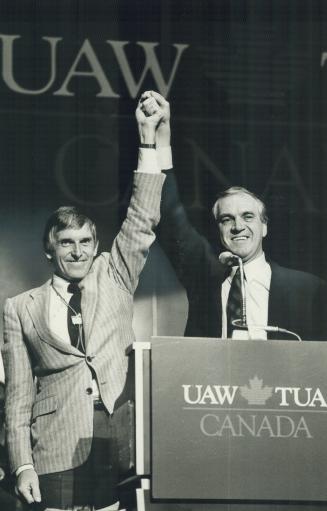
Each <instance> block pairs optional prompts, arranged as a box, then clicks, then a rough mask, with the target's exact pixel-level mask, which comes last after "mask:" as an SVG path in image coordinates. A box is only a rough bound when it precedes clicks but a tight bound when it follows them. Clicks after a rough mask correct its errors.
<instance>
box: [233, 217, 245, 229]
mask: <svg viewBox="0 0 327 511" xmlns="http://www.w3.org/2000/svg"><path fill="white" fill-rule="evenodd" d="M243 229H244V222H243V219H242V218H241V217H238V216H237V217H235V219H234V223H233V226H232V232H240V231H243Z"/></svg>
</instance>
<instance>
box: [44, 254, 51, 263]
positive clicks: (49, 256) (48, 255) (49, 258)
mask: <svg viewBox="0 0 327 511" xmlns="http://www.w3.org/2000/svg"><path fill="white" fill-rule="evenodd" d="M45 257H46V258H47V259H48V260H49V261H51V259H52V255H51V254H49V253H48V252H45Z"/></svg>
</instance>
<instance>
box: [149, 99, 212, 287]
mask: <svg viewBox="0 0 327 511" xmlns="http://www.w3.org/2000/svg"><path fill="white" fill-rule="evenodd" d="M154 100H155V102H156V103H157V105H158V108H160V110H161V111H162V118H161V120H160V123H159V125H158V127H157V130H156V133H155V136H156V150H157V158H158V163H159V166H160V168H161V170H163V171H164V172H165V174H166V176H167V178H166V181H165V184H164V187H163V192H162V202H161V216H162V219H161V223H160V229H159V233H158V239H159V243H160V245H161V246H162V248H163V249H164V251H165V252H166V254H167V256H168V257H169V259H170V261H171V263H172V265H173V267H174V269H175V271H176V274H177V276H178V278H179V279H180V281H181V282H182V284H183V285H184V287H185V288H186V290H188V291H190V288H193V287H196V286H197V284H199V285H201V283H202V282H203V280H202V279H203V277H204V275H207V274H208V272H210V273H212V267H215V268H216V267H218V262H217V256H216V254H215V253H214V251H213V249H212V247H211V245H210V243H209V242H208V241H207V239H206V238H204V237H203V236H202V235H201V234H200V233H199V232H198V231H197V230H196V229H195V228H194V226H193V225H192V224H191V223H190V220H189V218H188V215H187V213H186V210H185V208H184V205H183V203H182V202H181V199H180V195H179V191H178V186H177V180H176V176H175V173H174V171H173V168H172V156H171V147H170V140H171V128H170V106H169V103H168V101H167V100H166V99H165V98H163V96H161V95H160V94H159V93H157V92H155V91H147V92H145V93H144V94H143V95H142V96H141V103H142V107H141V108H142V109H143V111H144V112H145V113H150V112H151V109H153V108H155V107H154ZM197 277H198V278H197Z"/></svg>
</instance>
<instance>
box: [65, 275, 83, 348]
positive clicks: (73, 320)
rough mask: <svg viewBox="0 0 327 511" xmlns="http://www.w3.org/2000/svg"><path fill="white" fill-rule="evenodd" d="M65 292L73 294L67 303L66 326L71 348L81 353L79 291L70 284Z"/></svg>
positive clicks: (73, 284) (76, 286)
mask: <svg viewBox="0 0 327 511" xmlns="http://www.w3.org/2000/svg"><path fill="white" fill-rule="evenodd" d="M67 290H68V291H69V292H70V293H73V295H72V296H71V298H70V300H69V302H68V305H69V306H68V314H67V326H68V332H69V336H70V342H71V343H72V346H75V348H78V349H79V350H81V351H84V349H83V325H82V316H81V290H80V288H79V287H78V285H77V284H76V283H74V282H71V283H70V284H69V285H68V288H67Z"/></svg>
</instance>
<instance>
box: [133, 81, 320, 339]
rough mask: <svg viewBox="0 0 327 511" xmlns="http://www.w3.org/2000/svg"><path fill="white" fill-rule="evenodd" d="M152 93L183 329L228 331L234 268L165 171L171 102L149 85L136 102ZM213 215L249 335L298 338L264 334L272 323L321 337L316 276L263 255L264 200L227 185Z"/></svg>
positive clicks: (167, 240) (165, 230)
mask: <svg viewBox="0 0 327 511" xmlns="http://www.w3.org/2000/svg"><path fill="white" fill-rule="evenodd" d="M154 99H155V100H156V101H157V102H158V104H159V105H160V107H161V109H162V110H163V112H164V117H163V119H162V120H161V123H160V126H159V128H158V130H157V133H156V143H157V153H158V159H159V161H160V164H161V169H162V170H165V171H166V175H167V179H166V182H165V185H164V190H163V199H162V222H161V229H162V233H161V236H160V243H161V244H162V246H163V248H164V249H165V250H166V252H167V254H168V255H169V257H170V259H171V262H172V264H173V266H174V268H175V270H176V273H177V276H178V277H179V279H180V281H181V283H182V284H183V286H184V288H185V290H186V293H187V298H188V303H189V311H188V319H187V325H186V329H185V335H186V336H205V337H227V336H228V337H229V336H231V335H232V332H231V331H230V330H233V328H232V327H233V325H231V324H229V323H230V322H231V318H232V316H231V315H230V314H229V309H230V307H229V302H230V290H231V287H232V282H233V278H234V276H235V275H236V272H237V266H235V267H233V268H232V269H231V271H229V272H226V267H225V266H224V265H222V264H221V263H220V262H219V259H218V254H216V253H215V251H214V250H213V248H212V246H211V245H210V244H209V242H208V241H207V240H206V239H205V238H204V237H203V236H201V235H200V234H199V233H198V232H197V231H196V229H195V228H194V227H193V226H192V225H191V224H190V222H189V220H188V218H187V215H186V212H185V209H184V207H183V205H182V203H181V201H180V198H179V194H178V189H177V185H176V179H175V177H174V173H173V171H172V169H171V167H172V158H171V150H170V125H169V124H170V123H169V121H170V112H169V104H168V102H167V101H166V100H165V99H164V98H163V97H162V96H160V95H159V94H158V93H156V92H153V91H150V92H146V93H144V95H143V97H142V98H141V100H142V108H143V109H144V111H145V112H146V108H147V104H148V103H149V104H150V105H151V104H153V103H152V102H153V100H154ZM213 214H214V217H215V219H216V222H217V226H218V230H219V235H220V240H221V243H222V245H223V247H225V248H226V249H227V251H228V252H229V253H231V254H234V255H236V256H237V257H238V258H240V259H241V260H242V262H243V266H244V274H245V295H246V309H247V310H246V317H247V323H248V325H249V328H248V332H249V334H250V337H251V338H261V339H265V338H267V336H268V337H269V338H284V339H286V338H287V339H288V338H289V339H291V338H296V336H294V335H293V334H292V333H290V334H287V333H286V332H281V331H273V332H267V330H269V328H267V327H269V326H275V327H279V328H281V329H284V330H289V331H290V332H294V333H295V334H298V335H299V336H300V337H301V338H302V339H305V340H324V339H325V338H327V327H326V312H327V311H326V306H325V302H326V287H325V283H324V282H323V281H322V280H321V279H319V278H318V277H316V276H314V275H311V274H309V273H305V272H301V271H295V270H292V269H288V268H284V267H282V266H279V265H278V264H276V263H274V262H272V261H270V260H269V258H266V256H265V254H264V252H263V247H262V244H263V239H264V238H265V236H266V235H267V223H268V219H267V214H266V208H265V205H264V204H263V202H262V201H261V200H260V199H259V198H258V197H256V196H255V195H254V194H252V193H251V192H250V191H248V190H246V189H244V188H240V187H233V188H230V189H229V190H226V191H225V192H223V193H222V194H220V196H219V197H218V199H217V201H216V203H215V205H214V207H213ZM231 260H232V259H231ZM233 287H235V286H233ZM232 294H233V293H232Z"/></svg>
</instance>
